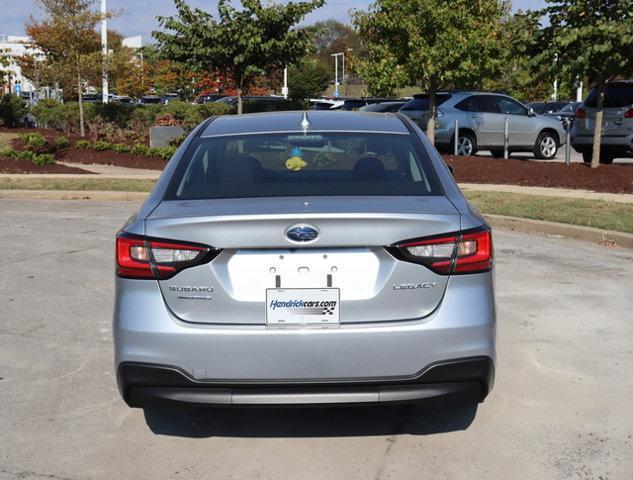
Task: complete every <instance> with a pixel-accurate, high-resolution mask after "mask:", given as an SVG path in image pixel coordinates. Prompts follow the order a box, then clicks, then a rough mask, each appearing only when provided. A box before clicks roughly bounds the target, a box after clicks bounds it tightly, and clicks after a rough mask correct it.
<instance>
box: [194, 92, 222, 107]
mask: <svg viewBox="0 0 633 480" xmlns="http://www.w3.org/2000/svg"><path fill="white" fill-rule="evenodd" d="M227 96H228V95H222V94H221V93H209V94H206V95H200V96H199V97H198V98H196V103H198V104H203V103H213V102H216V101H218V100H220V99H221V98H225V97H227Z"/></svg>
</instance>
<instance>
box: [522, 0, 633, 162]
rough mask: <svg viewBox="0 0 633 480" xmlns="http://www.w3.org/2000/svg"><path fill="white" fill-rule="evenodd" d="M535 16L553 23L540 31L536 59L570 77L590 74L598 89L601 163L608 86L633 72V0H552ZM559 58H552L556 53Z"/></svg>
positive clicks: (597, 158)
mask: <svg viewBox="0 0 633 480" xmlns="http://www.w3.org/2000/svg"><path fill="white" fill-rule="evenodd" d="M547 4H548V6H547V7H546V8H545V9H543V10H541V11H540V12H537V13H536V14H535V15H536V16H537V17H541V18H542V19H543V20H545V19H547V21H548V22H549V24H548V25H547V26H546V27H545V28H544V29H543V31H542V32H541V33H540V42H539V43H540V45H541V51H540V53H539V54H538V55H536V56H535V57H534V63H535V64H536V65H538V66H540V67H541V68H543V69H545V70H548V71H550V72H554V71H556V72H557V73H558V74H559V75H560V76H562V77H564V78H567V79H568V81H569V80H571V79H576V78H585V77H586V78H588V79H589V81H590V82H592V83H594V84H595V85H596V87H597V88H598V92H599V94H598V99H597V113H596V122H595V129H594V142H593V157H592V160H591V166H592V167H594V168H595V167H598V166H599V164H600V145H601V137H602V116H603V113H602V106H603V100H604V92H605V89H606V84H607V82H608V81H609V80H611V79H613V78H616V77H624V78H628V77H630V76H633V55H632V54H631V52H632V51H633V0H602V1H592V0H548V1H547ZM553 54H557V55H558V61H557V62H555V63H554V62H553V61H552V55H553Z"/></svg>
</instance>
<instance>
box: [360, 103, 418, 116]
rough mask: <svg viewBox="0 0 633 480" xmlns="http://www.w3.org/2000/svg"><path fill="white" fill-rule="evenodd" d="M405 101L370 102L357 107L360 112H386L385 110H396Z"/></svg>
mask: <svg viewBox="0 0 633 480" xmlns="http://www.w3.org/2000/svg"><path fill="white" fill-rule="evenodd" d="M405 103H407V102H406V101H402V100H401V101H398V102H380V103H372V104H370V105H365V106H364V107H361V108H359V110H360V111H361V112H378V113H387V112H397V111H398V110H400V108H402V107H403V106H404V104H405Z"/></svg>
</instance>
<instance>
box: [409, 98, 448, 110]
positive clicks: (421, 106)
mask: <svg viewBox="0 0 633 480" xmlns="http://www.w3.org/2000/svg"><path fill="white" fill-rule="evenodd" d="M451 96H452V95H441V94H440V95H437V96H436V97H435V103H436V107H439V106H440V105H442V104H443V103H444V102H446V101H447V100H448V99H449V98H451ZM402 110H421V111H423V112H427V111H428V110H429V96H428V95H420V96H416V98H414V99H413V100H409V102H408V103H406V104H405V105H404V107H402Z"/></svg>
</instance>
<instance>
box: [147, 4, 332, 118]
mask: <svg viewBox="0 0 633 480" xmlns="http://www.w3.org/2000/svg"><path fill="white" fill-rule="evenodd" d="M174 3H175V6H176V10H177V12H178V14H177V15H176V16H173V17H158V20H159V23H160V26H161V27H162V28H163V29H164V31H160V32H153V35H154V37H155V38H156V39H157V40H158V43H159V47H160V50H161V52H162V53H163V55H164V56H165V57H166V58H168V59H170V60H173V61H176V62H180V63H183V64H186V65H188V66H189V67H190V68H192V69H194V70H197V71H202V72H213V71H220V72H222V73H223V74H225V75H226V76H227V77H228V78H230V79H232V81H233V85H232V86H233V87H235V88H236V89H237V90H238V95H239V96H240V98H241V92H243V91H246V90H247V89H248V88H249V87H250V86H251V85H252V83H253V81H254V80H255V79H256V78H257V77H261V76H264V75H267V74H269V73H270V72H271V71H274V70H275V69H281V68H283V67H285V66H286V65H288V64H292V63H296V62H297V60H299V59H300V58H302V57H303V56H304V54H305V53H306V51H307V50H308V48H309V47H310V41H311V37H312V32H311V31H308V30H307V29H301V28H293V27H294V26H295V25H296V24H298V23H299V22H300V21H301V20H303V18H304V17H305V15H307V14H308V13H310V12H312V11H313V10H314V9H316V8H318V7H321V6H322V5H323V4H324V3H325V2H324V0H308V1H304V2H300V3H296V2H289V3H286V4H272V3H271V4H267V5H262V1H261V0H242V1H241V3H242V8H239V9H238V8H236V7H234V6H233V5H231V3H230V2H229V0H219V1H218V14H219V15H218V19H216V18H214V16H213V15H211V14H210V13H207V12H206V11H203V10H200V9H191V8H190V7H189V5H187V3H186V2H185V1H184V0H174ZM168 32H171V33H168ZM238 113H242V105H241V101H239V102H238Z"/></svg>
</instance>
